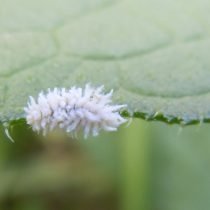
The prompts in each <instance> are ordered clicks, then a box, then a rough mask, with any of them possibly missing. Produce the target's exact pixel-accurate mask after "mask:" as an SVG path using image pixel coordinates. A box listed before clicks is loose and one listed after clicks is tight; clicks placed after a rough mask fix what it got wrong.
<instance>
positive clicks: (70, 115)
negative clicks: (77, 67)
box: [24, 84, 127, 138]
mask: <svg viewBox="0 0 210 210" xmlns="http://www.w3.org/2000/svg"><path fill="white" fill-rule="evenodd" d="M103 89H104V87H103V86H100V87H97V88H94V87H92V86H90V85H89V84H87V85H86V86H85V88H84V89H82V88H77V87H72V88H71V89H69V90H66V89H65V88H62V89H58V88H54V90H50V89H48V92H47V93H46V94H45V93H43V92H41V93H40V94H39V96H38V99H37V102H36V100H35V99H34V98H33V97H32V96H30V99H29V102H28V106H27V107H25V108H24V110H25V113H26V120H27V123H28V124H29V125H31V127H32V129H33V130H34V131H37V132H42V133H43V135H46V134H47V133H49V132H50V131H52V130H54V129H57V128H61V129H64V130H65V131H66V132H73V133H77V132H78V131H79V130H83V131H84V137H85V138H86V137H87V136H88V135H89V134H90V133H91V134H92V135H93V136H97V135H98V133H99V131H100V130H105V131H116V130H117V128H118V126H120V125H121V124H122V123H125V122H126V121H127V120H126V119H124V118H123V117H121V116H120V114H119V111H120V110H121V109H122V108H124V107H126V105H112V104H111V102H112V100H111V97H112V94H113V90H111V91H110V92H109V93H107V94H104V91H103Z"/></svg>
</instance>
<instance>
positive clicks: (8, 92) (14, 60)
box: [0, 0, 210, 124]
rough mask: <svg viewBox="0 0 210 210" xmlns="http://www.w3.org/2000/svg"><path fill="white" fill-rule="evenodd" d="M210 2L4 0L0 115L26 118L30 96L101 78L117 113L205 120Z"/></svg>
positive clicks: (208, 115)
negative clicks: (123, 105) (122, 105)
mask: <svg viewBox="0 0 210 210" xmlns="http://www.w3.org/2000/svg"><path fill="white" fill-rule="evenodd" d="M209 10H210V2H209V1H206V0H194V1H190V0H177V1H172V0H148V1H146V0H145V1H138V0H124V1H123V0H94V1H92V0H86V1H83V0H71V1H69V0H60V1H51V0H45V1H42V0H36V1H33V0H16V1H15V2H14V1H13V0H2V1H1V2H0V83H1V86H0V121H1V122H7V121H12V120H16V119H20V118H24V113H23V107H24V106H25V105H26V102H27V99H28V96H29V95H33V96H36V95H37V94H38V93H39V92H40V91H41V90H45V89H47V88H53V87H55V86H58V87H66V88H69V87H71V86H73V85H77V86H80V85H84V84H85V83H87V82H90V83H92V84H93V85H101V84H104V85H105V87H106V90H107V91H108V90H110V89H112V88H113V89H114V90H115V92H114V101H115V102H118V103H126V104H128V110H125V111H124V112H123V113H122V114H124V115H130V116H134V117H141V118H145V119H148V120H163V121H166V122H169V123H183V124H192V123H197V122H201V121H205V122H206V121H210V103H209V102H210V93H209V92H210V59H209V48H210V37H209V34H210V26H209V23H208V20H209V18H210V12H209Z"/></svg>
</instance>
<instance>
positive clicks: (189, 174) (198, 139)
mask: <svg viewBox="0 0 210 210" xmlns="http://www.w3.org/2000/svg"><path fill="white" fill-rule="evenodd" d="M11 135H12V136H13V137H14V136H15V138H14V140H15V143H12V142H10V141H9V140H8V139H7V138H6V137H5V135H3V128H2V132H1V139H0V182H1V185H0V186H1V187H0V209H3V210H28V209H30V210H33V209H39V210H42V209H46V210H48V209H49V210H54V209H55V210H57V209H64V210H65V209H72V210H118V209H119V210H140V209H143V210H198V209H199V210H207V209H209V206H210V199H209V198H210V141H209V136H210V129H209V125H208V124H205V125H200V126H198V125H196V126H188V127H185V128H182V127H180V126H178V125H167V124H164V123H159V122H146V121H143V120H133V121H132V123H131V125H130V126H128V127H126V126H122V127H121V129H120V130H119V131H118V132H116V133H103V134H102V135H100V136H99V137H97V138H89V139H88V140H83V139H72V138H70V137H67V136H61V135H60V136H55V135H51V136H49V137H47V138H43V137H41V136H36V135H35V134H33V133H32V132H31V131H30V130H29V129H27V128H26V126H25V125H24V124H22V125H21V124H17V125H14V126H13V128H12V129H11Z"/></svg>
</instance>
